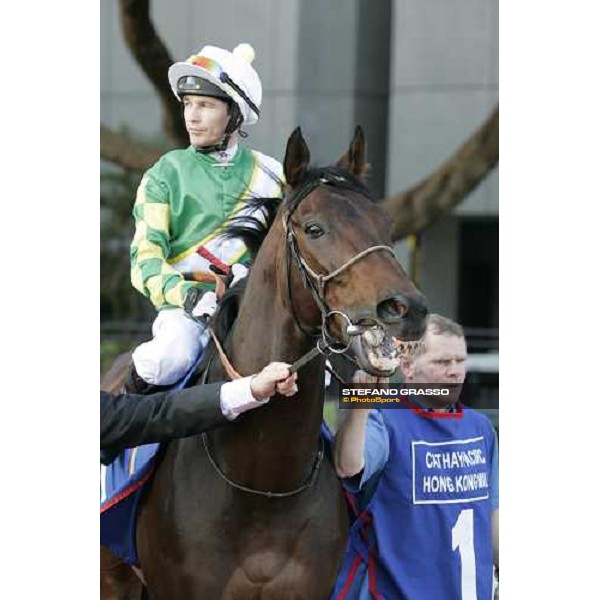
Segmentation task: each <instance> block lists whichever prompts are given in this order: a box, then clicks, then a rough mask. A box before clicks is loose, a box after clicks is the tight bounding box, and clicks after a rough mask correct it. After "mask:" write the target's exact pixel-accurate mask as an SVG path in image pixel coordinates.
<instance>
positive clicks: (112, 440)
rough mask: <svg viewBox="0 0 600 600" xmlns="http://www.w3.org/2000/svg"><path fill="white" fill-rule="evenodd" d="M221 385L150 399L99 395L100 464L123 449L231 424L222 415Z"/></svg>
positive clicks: (211, 385) (109, 460) (158, 395)
mask: <svg viewBox="0 0 600 600" xmlns="http://www.w3.org/2000/svg"><path fill="white" fill-rule="evenodd" d="M221 385H222V384H221V383H210V384H207V385H202V386H196V387H192V388H189V389H185V390H178V391H171V392H158V393H156V394H151V395H149V396H138V395H135V394H109V393H107V392H102V391H101V392H100V448H101V450H102V455H101V460H102V462H104V463H105V464H107V463H108V462H111V460H112V459H114V457H115V455H116V454H117V453H118V452H119V451H120V450H123V449H124V448H128V447H132V446H139V445H141V444H149V443H152V442H163V441H168V440H170V439H173V438H180V437H186V436H189V435H195V434H199V433H201V432H203V431H207V430H209V429H212V428H214V427H216V426H217V425H222V424H223V423H228V422H229V421H228V420H227V418H226V417H225V416H224V415H223V413H222V412H221Z"/></svg>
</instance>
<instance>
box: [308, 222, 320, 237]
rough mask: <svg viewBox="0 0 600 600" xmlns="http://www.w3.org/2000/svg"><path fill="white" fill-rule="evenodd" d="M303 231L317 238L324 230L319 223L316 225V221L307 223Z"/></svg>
mask: <svg viewBox="0 0 600 600" xmlns="http://www.w3.org/2000/svg"><path fill="white" fill-rule="evenodd" d="M304 233H306V235H308V236H309V237H311V238H318V237H321V236H322V235H323V234H324V233H325V232H324V231H323V229H322V227H321V226H320V225H317V224H316V223H309V224H308V225H306V227H305V228H304Z"/></svg>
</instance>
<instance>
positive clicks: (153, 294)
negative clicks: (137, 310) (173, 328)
mask: <svg viewBox="0 0 600 600" xmlns="http://www.w3.org/2000/svg"><path fill="white" fill-rule="evenodd" d="M163 286H164V277H163V276H162V275H153V276H152V277H148V279H147V280H146V288H147V289H148V291H149V292H150V302H152V304H154V306H161V305H162V304H164V294H163Z"/></svg>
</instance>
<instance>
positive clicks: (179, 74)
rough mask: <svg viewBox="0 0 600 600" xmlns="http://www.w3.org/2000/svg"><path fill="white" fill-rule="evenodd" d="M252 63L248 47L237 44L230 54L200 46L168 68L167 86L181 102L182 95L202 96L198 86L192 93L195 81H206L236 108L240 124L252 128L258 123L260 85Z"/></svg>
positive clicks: (248, 45)
mask: <svg viewBox="0 0 600 600" xmlns="http://www.w3.org/2000/svg"><path fill="white" fill-rule="evenodd" d="M253 60H254V48H252V46H251V45H250V44H239V45H238V46H236V47H235V48H234V50H233V52H230V51H229V50H224V49H223V48H217V47H216V46H204V48H202V50H200V52H198V54H194V55H192V56H190V57H189V58H188V59H187V60H186V61H185V62H177V63H175V64H173V65H171V67H170V68H169V83H170V84H171V89H172V90H173V93H174V94H175V96H177V98H178V99H179V100H180V101H181V97H182V96H183V95H185V94H186V93H191V94H193V93H196V94H200V95H203V94H202V92H200V91H199V86H198V89H197V90H196V91H195V92H194V89H193V85H194V83H193V82H194V80H195V78H200V79H204V80H207V81H209V82H210V83H212V84H213V85H216V86H217V87H218V88H220V89H221V90H222V91H223V92H225V94H226V95H227V96H228V97H229V98H231V99H232V100H233V101H234V102H235V103H236V104H237V106H238V107H239V109H240V112H241V115H242V118H243V122H244V123H245V124H246V125H252V124H253V123H256V122H258V119H259V116H260V104H261V102H262V84H261V82H260V78H259V76H258V74H257V72H256V71H255V70H254V68H253V67H252V65H251V63H252V61H253ZM205 95H216V94H211V93H208V94H205Z"/></svg>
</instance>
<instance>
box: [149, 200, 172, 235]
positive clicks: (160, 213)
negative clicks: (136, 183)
mask: <svg viewBox="0 0 600 600" xmlns="http://www.w3.org/2000/svg"><path fill="white" fill-rule="evenodd" d="M142 211H143V217H142V218H143V219H144V222H145V223H146V224H147V225H148V226H150V227H152V229H156V230H157V231H164V232H165V233H166V234H167V235H168V233H169V213H170V210H169V205H168V204H158V203H156V202H146V204H144V206H143V208H142Z"/></svg>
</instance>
